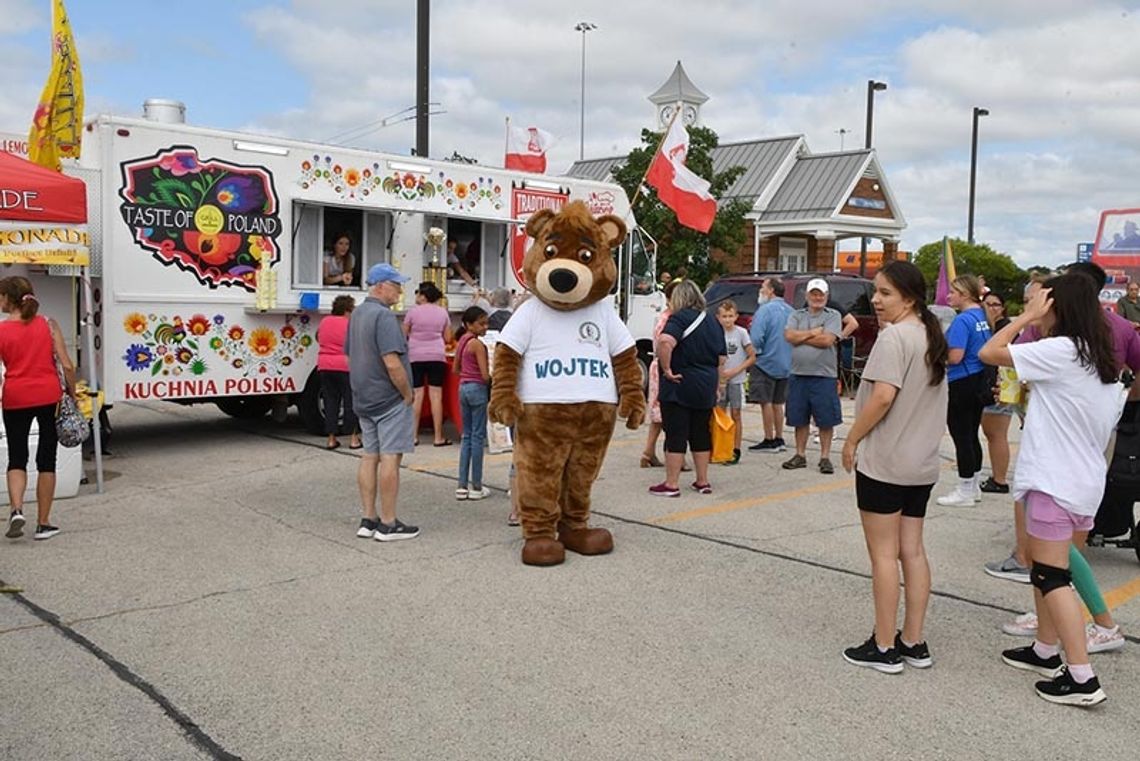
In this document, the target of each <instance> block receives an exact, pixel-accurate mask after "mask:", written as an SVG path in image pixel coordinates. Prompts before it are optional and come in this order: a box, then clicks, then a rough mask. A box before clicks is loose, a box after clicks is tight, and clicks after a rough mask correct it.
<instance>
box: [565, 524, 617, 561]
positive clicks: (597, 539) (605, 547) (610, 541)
mask: <svg viewBox="0 0 1140 761" xmlns="http://www.w3.org/2000/svg"><path fill="white" fill-rule="evenodd" d="M558 541H560V542H562V546H564V547H565V548H566V549H568V550H570V551H571V552H577V553H578V554H579V555H605V554H606V553H607V552H612V551H613V549H614V536H613V534H611V533H610V532H609V531H606V530H605V529H604V528H566V527H565V526H560V527H559V528H558Z"/></svg>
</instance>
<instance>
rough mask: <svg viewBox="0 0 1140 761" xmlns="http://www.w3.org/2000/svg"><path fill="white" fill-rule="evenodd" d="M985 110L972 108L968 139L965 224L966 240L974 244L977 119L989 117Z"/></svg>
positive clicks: (987, 111)
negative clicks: (967, 198)
mask: <svg viewBox="0 0 1140 761" xmlns="http://www.w3.org/2000/svg"><path fill="white" fill-rule="evenodd" d="M989 115H990V112H989V110H988V109H985V108H978V107H977V106H974V132H973V135H972V136H971V138H970V214H969V221H968V222H967V223H966V240H968V241H969V242H970V243H971V244H973V242H974V187H975V184H976V182H977V179H978V119H980V118H981V117H983V116H989Z"/></svg>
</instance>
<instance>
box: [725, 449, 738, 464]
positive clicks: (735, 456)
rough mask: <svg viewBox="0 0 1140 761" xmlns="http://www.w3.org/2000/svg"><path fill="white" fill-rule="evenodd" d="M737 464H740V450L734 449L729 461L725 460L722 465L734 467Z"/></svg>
mask: <svg viewBox="0 0 1140 761" xmlns="http://www.w3.org/2000/svg"><path fill="white" fill-rule="evenodd" d="M739 462H740V450H739V449H734V450H732V459H731V460H725V462H724V464H725V465H736V464H737V463H739Z"/></svg>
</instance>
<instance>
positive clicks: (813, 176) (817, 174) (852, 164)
mask: <svg viewBox="0 0 1140 761" xmlns="http://www.w3.org/2000/svg"><path fill="white" fill-rule="evenodd" d="M869 153H870V151H867V150H859V151H847V152H846V153H822V154H817V155H815V156H801V157H800V158H799V159H798V160H797V161H796V163H795V165H794V166H793V167H792V171H791V172H790V173H789V174H788V178H787V179H786V180H784V182H783V184H782V185H780V189H779V190H777V191H776V194H775V195H774V196H773V197H772V200H771V201H770V202H769V203H768V208H767V209H765V210H764V212H763V213H762V214H761V215H760V221H761V222H788V221H797V220H804V219H820V218H826V217H830V216H831V215H832V213H833V212H834V211H835V209H836V207H837V206H839V203H840V201H842V200H843V194H844V193H845V192H847V189H848V188H850V187H851V184H852V183H853V182H855V180H856V179H857V175H858V173H859V171H860V169H861V168H862V167H863V163H864V162H865V161H866V160H867V155H868V154H869Z"/></svg>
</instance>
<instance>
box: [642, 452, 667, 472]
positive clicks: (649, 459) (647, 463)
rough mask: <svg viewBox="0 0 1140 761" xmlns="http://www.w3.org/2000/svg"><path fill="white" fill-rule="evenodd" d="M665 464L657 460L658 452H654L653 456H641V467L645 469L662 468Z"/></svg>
mask: <svg viewBox="0 0 1140 761" xmlns="http://www.w3.org/2000/svg"><path fill="white" fill-rule="evenodd" d="M664 464H665V463H663V462H661V461H660V460H658V459H657V453H656V452H654V453H653V454H642V455H641V467H643V468H660V467H661V466H663V465H664Z"/></svg>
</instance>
